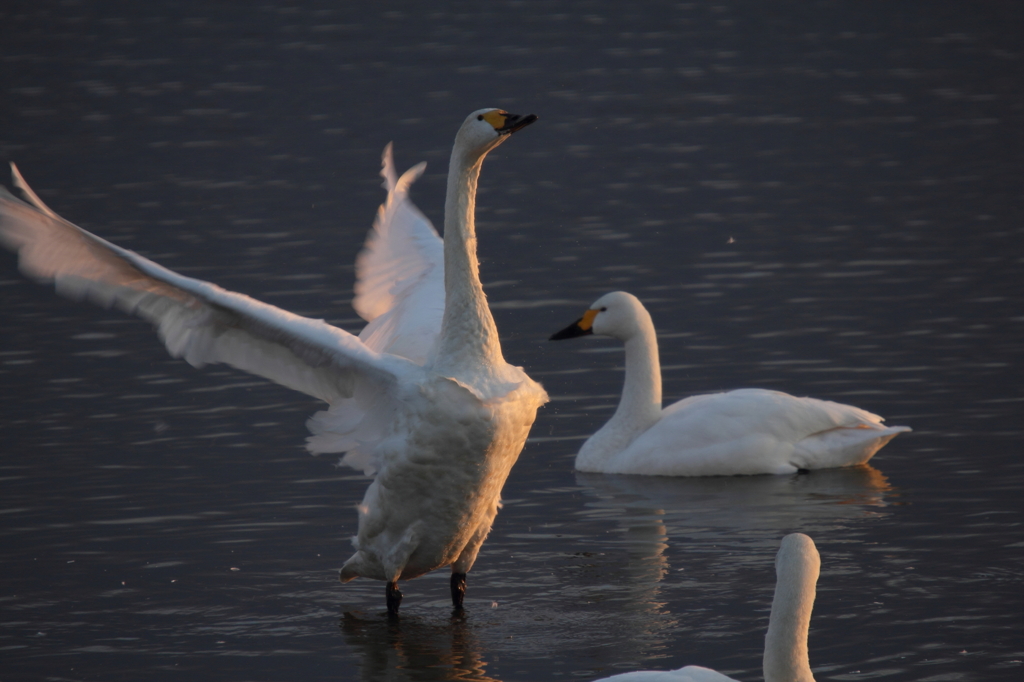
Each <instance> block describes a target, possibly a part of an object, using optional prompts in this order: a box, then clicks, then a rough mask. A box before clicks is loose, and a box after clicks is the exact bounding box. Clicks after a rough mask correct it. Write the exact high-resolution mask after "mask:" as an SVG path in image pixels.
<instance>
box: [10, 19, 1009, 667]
mask: <svg viewBox="0 0 1024 682" xmlns="http://www.w3.org/2000/svg"><path fill="white" fill-rule="evenodd" d="M0 73H2V74H3V78H2V92H0V122H2V124H0V157H2V158H3V160H15V161H17V163H18V164H19V166H20V168H21V170H22V171H23V173H24V175H25V176H26V178H27V179H28V180H29V182H30V183H32V184H33V186H34V187H35V188H36V190H37V191H38V192H39V194H40V195H41V196H42V198H43V200H44V201H46V202H47V203H49V204H50V205H51V206H52V207H53V208H54V209H55V210H56V211H58V212H59V213H61V214H62V215H64V216H65V217H67V218H68V219H70V220H72V221H74V222H77V223H79V224H81V225H82V226H84V227H86V228H89V229H93V230H95V231H96V232H98V233H99V234H101V235H102V236H104V237H106V238H108V239H110V240H113V241H115V242H117V243H119V244H121V245H123V246H126V247H128V248H131V249H134V250H137V251H139V252H141V253H143V254H145V255H147V256H149V257H151V258H153V259H155V260H157V261H158V262H160V263H162V264H164V265H166V266H168V267H171V268H173V269H176V270H178V271H180V272H183V273H185V274H188V275H191V276H194V277H200V278H204V279H209V280H213V281H215V282H217V283H218V284H221V285H222V286H225V287H227V288H230V289H234V290H237V291H242V292H244V293H247V294H250V295H253V296H256V297H258V298H260V299H262V300H265V301H268V302H271V303H274V304H276V305H280V306H282V307H285V308H287V309H290V310H293V311H295V312H299V313H302V314H307V315H313V316H316V317H325V318H326V319H327V320H328V321H330V322H332V323H335V324H339V325H341V326H343V327H345V328H347V329H349V330H351V331H357V330H358V329H359V328H360V326H361V325H360V322H359V320H358V319H357V318H356V316H355V314H354V312H353V311H352V309H351V307H350V305H349V301H350V299H351V295H352V292H351V287H352V264H353V261H354V258H355V255H356V253H357V252H358V250H359V248H360V246H361V244H362V240H363V238H364V236H365V233H366V230H367V228H368V227H369V225H370V222H371V220H372V218H373V215H374V211H375V210H376V207H377V205H378V203H379V202H380V200H381V198H382V196H383V192H382V191H381V190H380V188H379V182H380V181H379V178H378V177H377V175H376V173H377V170H378V168H379V155H380V152H381V149H382V148H383V147H384V145H385V144H386V143H387V142H388V141H389V140H394V142H395V149H396V156H397V159H398V163H399V165H400V166H401V167H402V168H406V167H408V166H410V165H412V164H413V163H415V162H417V161H420V160H424V159H425V160H427V161H428V162H429V164H430V166H429V168H428V171H427V174H426V175H425V176H424V178H423V179H422V180H421V181H420V182H419V183H418V184H417V185H416V187H415V190H414V198H415V200H416V202H417V203H418V204H419V205H420V206H421V207H422V208H423V209H424V211H425V212H426V213H427V214H428V215H429V216H430V217H431V218H432V219H434V221H435V223H440V217H441V212H442V202H443V196H444V194H443V192H444V181H445V173H446V165H447V157H448V153H449V149H450V145H451V140H452V137H453V135H454V132H455V130H456V129H457V128H458V125H459V124H460V122H461V121H462V119H463V117H464V116H465V115H466V114H467V113H468V112H469V111H472V110H473V109H476V108H480V107H484V106H500V107H504V108H507V109H509V110H511V111H516V112H520V113H537V114H539V115H540V117H541V121H540V122H539V123H538V124H536V125H535V126H532V127H531V128H530V129H529V130H528V131H524V132H523V133H522V134H521V135H517V137H516V139H515V140H513V141H511V142H510V143H508V144H507V145H505V146H503V147H502V148H501V149H499V150H498V151H496V152H495V153H493V154H492V155H491V157H490V158H489V159H488V161H487V163H486V164H485V167H484V173H483V179H482V188H481V195H480V197H479V217H478V221H479V226H478V227H479V238H480V255H481V259H482V273H483V278H484V284H485V287H486V289H487V292H488V295H489V297H490V300H491V302H492V305H493V307H494V309H495V315H496V318H497V322H498V326H499V329H500V331H501V334H502V341H503V344H504V349H505V352H506V357H508V358H509V359H510V360H511V361H513V362H515V363H516V364H521V365H523V366H524V367H525V368H526V369H527V370H528V371H529V372H530V374H531V375H532V376H534V377H535V378H537V379H539V380H540V381H543V382H544V384H545V386H546V388H547V389H548V391H549V392H550V394H551V396H552V398H553V400H552V402H551V403H550V404H549V405H548V406H547V407H545V408H544V409H543V410H542V411H541V413H540V415H539V417H538V420H537V423H536V425H535V427H534V430H533V438H532V439H531V441H530V442H529V443H528V445H527V447H526V449H525V451H524V452H523V455H522V457H521V459H520V462H519V464H518V465H517V466H516V468H515V469H514V470H513V472H512V476H511V478H510V479H509V482H508V485H507V487H506V490H505V498H506V503H505V507H504V509H503V511H502V512H501V514H500V515H499V516H498V520H497V523H496V525H495V527H494V530H493V532H492V534H491V537H490V539H489V541H488V542H487V544H486V545H485V546H484V549H483V551H482V552H481V554H480V558H479V560H478V562H477V564H476V566H475V568H474V570H473V572H472V573H471V574H470V577H469V594H468V607H469V608H468V615H467V616H466V618H465V619H464V620H460V621H452V620H451V619H450V618H449V608H448V596H447V590H448V587H447V580H448V578H447V574H446V573H444V572H443V571H442V572H438V573H436V574H432V575H428V576H426V577H424V578H422V579H419V580H416V581H413V582H411V583H409V584H408V585H407V586H406V587H405V593H406V600H405V604H404V605H403V616H402V618H401V621H400V624H398V625H393V624H389V623H388V621H387V619H386V617H385V615H384V613H383V610H384V609H383V606H384V604H383V601H384V600H383V594H382V592H383V588H382V585H381V584H380V583H377V582H374V581H365V580H359V581H355V582H353V583H350V584H347V585H340V584H339V583H338V582H337V580H336V571H337V568H338V567H339V566H340V564H341V563H342V562H343V561H344V559H345V558H347V557H348V555H349V553H350V546H349V544H348V540H347V538H348V537H349V536H351V535H352V534H353V533H354V532H355V524H356V513H355V510H354V508H353V507H354V505H355V504H356V503H357V502H358V501H359V500H360V499H361V497H362V494H363V491H364V489H365V487H366V481H365V479H363V478H362V477H361V476H358V475H355V474H354V473H353V472H351V471H349V470H345V469H337V468H335V466H334V463H335V461H336V460H335V458H333V457H327V456H325V457H320V458H312V457H310V456H309V455H307V454H306V453H305V451H304V450H303V447H302V446H303V439H304V437H305V435H306V433H305V427H304V421H305V418H306V417H307V416H308V415H310V414H311V413H312V412H314V411H315V410H317V409H319V405H318V404H317V403H316V401H313V400H309V399H306V398H305V397H303V396H301V395H298V394H295V393H292V392H289V391H287V390H285V389H282V388H279V387H276V386H273V385H269V384H267V383H265V382H262V381H259V380H255V379H253V378H251V377H248V376H245V375H242V374H240V373H237V372H235V371H232V370H230V369H225V368H223V367H212V368H208V369H206V370H204V371H196V370H194V369H192V368H190V367H189V366H187V365H186V364H184V363H182V362H180V361H175V360H172V359H171V358H169V357H168V356H167V354H166V352H165V351H164V350H163V348H162V346H161V345H160V344H159V342H158V341H156V339H155V335H154V334H153V332H152V330H151V329H150V328H149V327H148V325H146V324H145V323H142V322H139V321H137V320H134V319H130V318H127V317H125V316H123V315H120V314H118V313H112V312H106V311H103V310H100V309H96V308H93V307H90V306H86V305H80V304H76V303H72V302H69V301H65V300H62V299H59V298H57V297H56V296H55V295H54V294H53V293H52V291H50V290H49V289H48V288H45V287H39V286H36V285H34V284H32V283H29V282H27V281H25V280H24V279H23V278H22V277H21V275H20V274H18V273H17V271H16V268H15V261H14V258H13V257H11V256H10V255H9V254H6V253H4V254H0V415H2V416H0V443H2V445H0V448H2V457H0V547H2V551H0V576H2V577H0V586H2V589H0V680H3V681H4V682H9V681H11V680H143V679H146V680H217V681H224V680H232V681H235V680H328V679H332V680H504V681H506V682H511V681H513V680H523V681H525V680H555V679H580V680H589V679H593V678H595V677H599V676H603V675H609V674H613V673H616V672H623V671H626V670H630V669H635V668H658V669H668V668H675V667H679V666H681V665H685V664H700V665H705V666H709V667H713V668H716V669H718V670H721V671H723V672H725V673H727V674H730V675H734V676H736V677H738V678H739V679H742V680H757V679H760V655H761V649H762V646H763V636H764V631H765V629H766V627H767V615H768V609H769V605H770V602H771V597H772V590H773V585H774V570H773V558H774V553H775V551H776V548H777V546H778V541H779V539H780V538H781V536H782V535H783V534H785V533H787V532H791V531H796V530H800V531H803V532H806V533H808V534H810V535H811V536H812V537H813V538H814V539H815V541H816V542H817V544H818V547H819V549H820V551H821V554H822V574H821V579H820V581H819V586H818V587H819V591H818V601H817V603H816V605H815V611H814V617H813V620H812V624H811V634H810V650H811V664H812V667H813V668H814V671H815V675H816V677H817V679H818V680H867V679H879V680H886V681H888V680H892V681H903V680H918V681H929V682H940V681H948V680H979V681H980V680H1019V679H1021V678H1022V675H1024V664H1022V661H1024V639H1022V635H1021V633H1022V631H1024V597H1022V594H1024V530H1022V521H1024V503H1022V501H1021V493H1022V489H1024V461H1022V459H1021V456H1020V452H1021V442H1022V437H1024V416H1022V409H1021V408H1022V403H1024V391H1022V388H1021V386H1022V376H1021V374H1022V372H1021V366H1022V360H1024V357H1022V356H1024V351H1022V343H1021V339H1022V332H1024V283H1022V278H1021V275H1020V273H1021V270H1022V266H1024V249H1022V246H1024V234H1022V218H1024V211H1022V207H1024V202H1022V199H1021V190H1022V187H1024V182H1022V180H1024V177H1022V176H1024V171H1022V159H1024V144H1022V142H1024V141H1022V137H1024V94H1022V92H1024V90H1022V87H1021V84H1022V83H1024V5H1021V4H1020V3H1016V2H988V3H971V4H968V3H959V2H949V1H942V2H900V3H889V2H856V3H855V2H817V3H811V2H808V3H794V2H783V3H760V2H732V1H728V0H725V1H723V2H718V3H715V4H706V3H654V2H650V3H646V2H636V3H617V2H607V1H602V0H594V1H589V2H582V1H581V2H556V1H551V2H525V1H524V2H493V3H479V2H473V3H467V2H440V3H413V2H382V3H337V2H295V3H285V2H277V1H273V0H271V1H267V2H256V3H224V2H222V3H215V2H191V1H183V2H162V1H154V2H146V3H136V2H116V1H108V2H73V1H72V2H47V1H45V0H35V1H34V2H10V3H6V4H4V5H3V7H2V8H0ZM612 289H625V290H628V291H631V292H633V293H635V294H637V295H638V296H639V297H640V298H641V299H643V300H644V301H645V303H646V304H647V305H648V307H649V308H650V310H651V312H652V315H653V317H654V320H655V324H656V325H657V326H658V328H659V330H660V332H661V338H660V342H661V348H662V361H663V366H664V372H665V392H666V400H667V401H674V400H676V399H679V398H681V397H683V396H686V395H690V394H692V393H697V392H705V391H709V390H717V389H724V388H736V387H740V386H761V387H765V388H774V389H779V390H784V391H788V392H790V393H793V394H797V395H813V396H816V397H820V398H828V399H832V400H838V401H842V402H849V403H853V404H856V405H859V406H861V407H864V408H867V409H869V410H872V411H875V412H878V413H879V414H882V415H885V416H886V417H887V419H888V421H889V422H890V423H892V424H906V425H909V426H912V427H913V428H914V432H913V433H911V434H905V435H901V436H900V437H899V438H897V439H896V440H895V441H893V442H892V443H891V444H890V445H888V446H887V447H886V448H885V449H883V450H882V451H881V452H880V454H879V455H878V456H877V457H876V458H875V459H874V460H872V465H873V468H867V469H854V470H837V471H824V472H816V473H813V474H811V475H809V476H798V477H749V478H723V479H718V478H715V479H695V480H686V479H680V480H672V479H649V478H638V477H624V476H595V475H586V476H584V475H580V474H576V473H574V472H573V469H572V461H573V456H574V454H575V452H576V449H577V448H578V446H579V444H580V443H581V441H582V439H583V438H584V437H585V436H586V435H588V434H590V433H592V432H593V430H594V429H595V428H596V427H597V426H599V425H600V424H601V423H602V422H603V421H604V420H605V419H606V418H607V417H608V416H609V415H610V413H611V411H612V409H613V407H614V404H615V402H616V399H617V395H618V391H619V388H620V384H621V379H622V374H621V372H622V368H621V364H622V355H621V349H620V348H619V346H618V344H616V343H615V342H613V341H610V340H604V341H601V340H592V339H591V340H585V341H581V342H578V343H575V344H573V343H569V342H567V343H565V344H559V345H554V344H548V343H546V342H545V339H546V338H547V336H548V335H549V334H550V333H551V332H553V331H555V330H557V329H560V328H561V327H563V326H564V325H565V324H567V323H568V322H570V321H572V320H573V319H575V317H576V316H578V314H579V313H580V312H581V311H582V310H583V308H584V307H585V306H586V305H587V304H589V303H590V302H591V301H592V300H594V299H595V298H597V296H598V295H600V294H602V293H604V292H606V291H608V290H612Z"/></svg>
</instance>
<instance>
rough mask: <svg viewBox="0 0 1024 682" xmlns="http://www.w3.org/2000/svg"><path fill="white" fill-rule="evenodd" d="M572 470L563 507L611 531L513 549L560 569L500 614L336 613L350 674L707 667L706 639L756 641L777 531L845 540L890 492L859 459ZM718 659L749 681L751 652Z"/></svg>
mask: <svg viewBox="0 0 1024 682" xmlns="http://www.w3.org/2000/svg"><path fill="white" fill-rule="evenodd" d="M575 476H576V483H577V484H578V486H579V488H580V489H581V492H582V497H581V498H580V499H577V500H576V502H575V503H574V504H575V508H574V509H573V510H572V511H569V514H572V515H575V516H576V518H577V519H578V520H580V521H585V525H589V526H590V527H591V528H592V527H593V524H594V523H595V522H597V523H598V524H599V525H598V527H599V528H601V527H604V528H607V529H608V530H609V531H610V532H608V533H607V534H605V533H601V531H598V533H601V534H599V535H595V534H594V531H590V532H589V533H587V534H586V535H585V536H581V537H580V538H579V539H578V540H576V541H575V543H574V545H573V546H570V547H567V546H566V545H565V544H564V541H560V543H559V545H558V546H557V548H556V547H551V546H544V543H543V541H541V542H536V543H530V547H531V549H527V546H518V549H516V550H515V552H514V553H515V555H516V558H515V559H509V561H513V562H520V561H522V562H523V563H521V564H518V566H519V569H520V570H529V568H528V567H529V566H531V565H533V564H537V565H544V566H547V567H548V568H546V569H545V570H544V574H545V575H548V572H549V571H550V570H552V568H551V567H552V566H562V567H564V568H563V569H562V570H561V572H560V574H559V575H558V576H557V577H556V578H552V580H553V581H554V582H553V583H551V584H548V585H546V587H545V585H544V584H541V583H537V584H534V585H533V587H531V588H528V589H526V592H525V593H524V592H522V589H523V588H522V586H520V587H517V588H515V589H513V590H512V591H511V593H508V594H506V595H505V597H504V598H505V599H507V600H508V603H514V606H513V607H512V608H509V609H507V610H506V609H505V608H502V610H501V612H500V615H498V612H497V611H495V612H490V613H488V614H487V615H485V612H487V611H489V609H487V608H486V607H485V606H484V607H481V606H480V605H476V606H474V607H473V608H471V609H470V611H469V615H468V617H467V618H466V619H461V618H453V619H451V620H447V619H433V618H430V619H424V618H421V617H419V616H418V615H415V614H406V616H405V617H404V618H403V619H402V620H401V622H392V621H390V620H389V619H386V618H384V617H382V616H381V615H380V614H376V612H374V611H372V610H371V611H369V612H366V613H365V614H364V613H362V612H359V611H357V610H353V611H350V612H349V613H346V614H345V617H344V618H343V619H342V622H341V624H340V628H341V632H342V635H343V636H344V638H345V642H346V643H347V645H348V646H349V647H350V648H351V650H352V651H353V652H354V653H355V654H356V656H357V657H358V658H359V659H360V660H361V664H360V671H361V672H360V677H359V679H362V680H378V679H387V680H444V681H448V680H470V681H474V682H485V681H493V680H498V679H500V678H499V677H497V675H501V674H503V673H502V671H503V670H505V667H504V666H505V665H506V664H507V663H508V662H509V661H511V660H516V661H522V662H523V667H525V668H528V669H530V670H537V669H538V668H537V666H538V665H542V664H541V662H540V661H542V660H546V661H548V663H547V664H543V665H546V667H547V669H551V670H555V669H559V668H558V662H559V661H560V660H561V658H562V657H563V656H564V655H565V654H566V651H567V650H571V651H572V652H573V655H574V656H577V657H578V656H583V657H584V658H585V659H586V660H587V661H588V666H589V669H579V668H576V669H574V670H572V673H573V674H575V675H580V676H582V679H591V678H598V677H603V676H607V675H611V674H614V673H617V672H625V671H627V670H631V669H632V670H635V669H638V668H668V667H670V664H671V661H670V660H668V659H666V652H672V655H673V656H676V657H677V658H678V659H679V663H687V662H694V661H698V662H706V663H714V662H715V661H716V659H714V658H712V657H710V656H709V655H708V653H707V651H706V647H707V646H708V645H709V644H711V643H712V642H709V640H708V639H707V637H708V636H709V635H708V633H713V636H714V637H715V638H718V639H720V640H722V641H724V642H730V643H731V642H736V643H740V644H742V643H750V642H757V641H759V638H762V637H763V636H764V628H765V627H766V624H767V616H768V606H769V604H770V602H771V598H772V594H771V581H770V580H767V579H764V580H761V578H763V577H764V576H765V575H768V573H767V572H770V570H771V562H772V557H773V556H774V554H775V552H776V550H777V548H778V543H779V539H780V538H781V537H782V536H783V535H785V534H787V533H789V532H793V531H799V532H806V533H808V534H809V535H812V536H813V535H814V534H817V535H818V536H819V537H821V538H823V539H824V538H825V537H829V536H830V537H832V538H840V537H841V538H842V539H841V542H843V541H856V539H857V538H859V537H861V536H863V534H864V528H865V527H866V526H870V525H871V524H873V523H874V522H875V521H877V520H878V519H880V518H883V517H884V516H885V515H886V514H888V513H889V512H888V511H887V507H888V506H889V505H891V504H893V503H894V498H895V497H896V496H897V494H898V493H897V492H896V491H895V490H894V489H893V487H892V486H891V485H890V484H889V482H888V481H887V479H886V477H885V476H884V475H883V474H882V473H881V472H880V471H879V470H878V469H875V468H873V467H870V466H861V467H852V468H847V469H829V470H821V471H814V472H811V473H810V474H806V475H794V476H742V477H714V478H669V477H653V476H616V475H606V474H586V473H576V474H575ZM580 502H582V504H580ZM566 511H568V510H566ZM834 549H836V548H835V547H834ZM528 552H529V553H532V555H533V557H532V559H531V560H528V561H527V560H526V559H525V557H526V554H527V553H528ZM842 553H843V552H841V551H840V552H838V553H837V554H842ZM840 560H841V557H839V556H838V555H837V556H836V557H835V558H834V560H833V559H830V563H831V564H832V565H833V567H836V566H837V565H838V562H839V561H840ZM507 568H508V566H506V565H504V564H502V565H496V566H495V567H494V569H493V570H495V571H496V572H498V573H501V572H503V571H505V570H506V569H507ZM752 580H753V581H754V582H751V581H752ZM499 584H500V581H498V583H496V585H499ZM534 590H539V591H538V592H534ZM499 599H502V597H499ZM505 603H507V602H505V601H503V602H502V604H503V606H504V604H505ZM741 603H742V604H747V603H749V604H755V605H756V604H758V603H760V604H761V607H762V608H761V611H763V613H761V614H760V615H757V613H756V611H757V609H756V608H755V609H754V610H753V611H750V610H747V611H745V612H744V615H742V616H740V615H737V613H736V612H735V609H734V608H733V607H735V606H736V605H737V604H741ZM752 614H753V615H752ZM610 623H614V626H610V625H609V624H610ZM748 659H749V660H748ZM726 663H731V664H732V667H731V668H730V669H729V670H728V672H729V673H730V674H733V675H735V676H737V677H738V678H739V679H756V678H757V676H758V675H759V670H760V664H761V661H760V653H758V652H754V653H752V654H751V655H750V656H745V657H744V656H741V657H740V658H739V659H738V660H734V661H726ZM506 672H507V671H506ZM566 672H568V671H566ZM519 677H521V675H520V676H519ZM546 677H547V676H544V677H543V679H546Z"/></svg>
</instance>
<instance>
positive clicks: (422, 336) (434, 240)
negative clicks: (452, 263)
mask: <svg viewBox="0 0 1024 682" xmlns="http://www.w3.org/2000/svg"><path fill="white" fill-rule="evenodd" d="M425 168H426V163H420V164H417V165H416V166H413V167H412V168H410V169H409V170H407V171H406V172H405V173H403V174H402V176H401V177H398V175H397V173H396V171H395V163H394V159H393V157H392V152H391V145H390V144H388V146H387V147H385V148H384V154H383V158H382V169H381V176H382V177H383V178H384V188H385V189H386V190H387V191H388V196H387V199H386V200H385V202H384V204H383V205H382V206H381V207H380V210H379V211H378V212H377V218H376V220H375V221H374V224H373V228H372V229H371V230H370V234H369V235H368V236H367V239H366V244H365V246H364V247H363V250H362V252H361V253H360V254H359V257H358V258H357V259H356V285H355V292H356V296H355V298H354V299H353V301H352V307H354V308H355V309H356V312H358V313H359V315H360V316H361V317H362V318H363V319H364V320H366V321H367V322H368V323H369V324H367V325H366V327H365V328H364V329H363V331H362V332H361V333H360V334H359V338H360V340H361V341H362V342H363V343H364V344H366V346H367V347H368V348H372V349H373V350H375V351H377V352H379V353H392V354H394V355H400V356H402V357H405V358H408V359H410V360H412V361H413V362H415V363H417V364H419V365H422V364H424V363H425V362H426V361H427V360H428V359H430V358H431V357H432V356H433V351H434V349H435V347H436V345H437V338H438V336H439V335H440V333H441V319H442V317H443V316H444V244H443V242H442V241H441V238H440V237H439V236H438V234H437V231H436V230H435V229H434V226H433V225H431V224H430V221H429V220H428V219H427V218H426V216H424V215H423V214H422V213H421V212H420V211H419V209H417V208H416V206H415V205H414V204H413V203H412V200H411V199H409V187H410V186H411V185H412V183H413V182H415V181H416V180H417V179H418V178H419V177H420V175H422V174H423V170H424V169H425Z"/></svg>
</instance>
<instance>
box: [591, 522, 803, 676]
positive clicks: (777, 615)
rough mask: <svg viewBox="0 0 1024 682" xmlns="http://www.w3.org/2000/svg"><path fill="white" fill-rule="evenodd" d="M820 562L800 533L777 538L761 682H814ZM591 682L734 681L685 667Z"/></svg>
mask: <svg viewBox="0 0 1024 682" xmlns="http://www.w3.org/2000/svg"><path fill="white" fill-rule="evenodd" d="M820 570H821V557H820V556H819V555H818V549H817V547H815V546H814V541H813V540H811V538H809V537H807V536H806V535H804V534H802V533H793V534H791V535H787V536H786V537H784V538H782V545H781V546H780V547H779V553H778V554H777V555H776V557H775V573H776V582H775V596H774V598H773V599H772V612H771V615H770V616H769V617H768V633H767V634H766V635H765V638H764V658H763V662H762V667H763V672H764V680H765V682H814V675H813V674H812V673H811V666H810V662H809V660H808V657H807V631H808V629H809V628H810V624H811V611H812V609H813V608H814V596H815V589H816V585H817V582H818V573H819V572H820ZM595 682H736V680H735V678H732V677H729V676H727V675H723V674H722V673H720V672H716V671H714V670H711V669H709V668H702V667H700V666H697V665H688V666H686V667H685V668H680V669H678V670H667V671H654V670H640V671H637V672H632V673H623V674H621V675H612V676H611V677H603V678H601V679H600V680H596V681H595Z"/></svg>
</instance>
